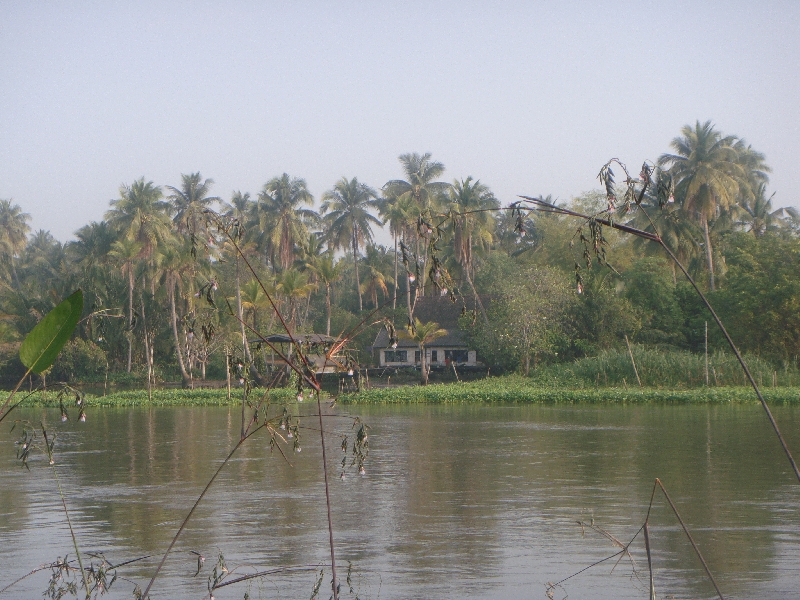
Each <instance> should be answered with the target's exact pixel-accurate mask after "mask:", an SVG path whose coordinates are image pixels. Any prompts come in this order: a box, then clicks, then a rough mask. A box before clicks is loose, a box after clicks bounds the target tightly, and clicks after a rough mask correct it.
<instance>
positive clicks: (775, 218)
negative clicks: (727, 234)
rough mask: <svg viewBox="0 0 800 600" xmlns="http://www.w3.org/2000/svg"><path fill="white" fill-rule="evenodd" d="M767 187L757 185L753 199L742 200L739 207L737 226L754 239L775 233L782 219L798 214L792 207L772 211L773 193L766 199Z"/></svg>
mask: <svg viewBox="0 0 800 600" xmlns="http://www.w3.org/2000/svg"><path fill="white" fill-rule="evenodd" d="M766 188H767V186H766V184H765V183H760V184H758V187H756V189H755V193H754V195H753V197H752V198H751V199H749V200H747V199H743V200H742V201H741V202H740V204H739V206H740V207H741V209H742V210H741V212H740V216H739V219H738V221H737V222H736V224H737V225H739V226H741V227H744V228H745V229H746V231H748V232H750V233H752V234H753V235H754V236H756V237H761V236H763V235H764V234H765V233H767V232H768V231H775V230H777V229H779V228H780V225H781V224H782V222H783V218H785V217H787V216H788V217H789V218H797V217H798V212H797V210H796V209H794V208H792V207H783V208H778V209H775V210H773V209H772V198H773V197H774V196H775V194H774V193H773V194H772V195H771V196H770V197H769V198H767V190H766Z"/></svg>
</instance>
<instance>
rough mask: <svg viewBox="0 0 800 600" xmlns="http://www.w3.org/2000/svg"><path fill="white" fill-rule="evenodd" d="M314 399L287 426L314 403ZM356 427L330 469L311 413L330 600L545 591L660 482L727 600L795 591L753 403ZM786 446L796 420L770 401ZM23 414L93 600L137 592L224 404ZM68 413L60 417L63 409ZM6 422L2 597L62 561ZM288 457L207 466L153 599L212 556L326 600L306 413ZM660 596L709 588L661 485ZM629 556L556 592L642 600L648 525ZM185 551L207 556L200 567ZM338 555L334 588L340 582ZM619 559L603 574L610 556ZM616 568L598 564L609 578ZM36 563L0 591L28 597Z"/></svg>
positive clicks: (271, 589)
mask: <svg viewBox="0 0 800 600" xmlns="http://www.w3.org/2000/svg"><path fill="white" fill-rule="evenodd" d="M314 408H315V407H313V406H311V405H309V404H308V403H304V404H303V405H300V411H301V413H303V414H309V413H312V412H314ZM334 410H335V412H336V413H337V414H338V415H340V416H348V415H350V414H351V412H352V414H358V415H360V416H362V417H363V419H364V420H365V422H366V423H368V424H369V426H370V427H371V429H370V436H369V446H370V455H369V459H368V461H367V464H366V474H365V475H358V474H357V473H355V472H354V471H353V469H349V470H348V471H347V474H346V477H345V478H344V479H341V478H340V473H341V468H340V462H341V459H342V450H341V437H340V434H347V433H350V434H351V435H352V430H351V424H352V421H351V420H350V419H347V418H332V419H329V420H328V421H327V423H326V430H327V431H328V438H327V442H328V444H327V446H328V448H327V449H328V457H329V468H330V471H331V494H332V499H333V521H334V528H335V531H334V536H335V543H336V556H337V562H338V564H339V574H340V580H341V581H342V588H341V597H342V598H355V596H356V594H357V595H358V597H359V598H361V599H363V600H367V599H394V598H430V599H445V598H480V599H489V598H505V599H523V598H524V599H528V598H540V599H546V598H547V595H546V594H547V591H548V587H547V586H548V582H558V581H561V580H563V579H565V578H567V577H569V576H570V575H572V574H574V573H576V572H578V571H580V570H581V569H584V568H585V567H587V566H589V565H591V564H592V563H595V562H597V561H599V560H601V559H603V558H606V557H609V556H611V555H613V554H614V553H616V552H617V551H618V548H617V547H615V546H614V544H613V542H612V541H611V540H610V539H609V538H607V537H605V536H604V535H602V533H601V532H600V531H599V530H593V529H591V528H590V527H587V526H586V525H584V526H583V527H582V526H581V525H579V523H578V522H579V521H583V522H584V523H586V524H591V523H594V525H595V526H596V527H597V528H601V529H602V530H604V531H606V532H608V533H609V534H611V535H613V536H614V537H616V538H617V539H619V540H621V541H622V542H624V543H627V542H628V541H629V540H630V539H631V538H632V537H633V536H634V535H635V534H636V532H637V531H638V530H639V528H640V527H641V525H642V523H643V522H644V519H645V515H646V513H647V507H648V503H649V501H650V495H651V492H652V489H653V481H654V479H655V478H656V477H659V478H660V479H661V480H662V481H663V483H664V485H665V486H666V488H667V490H668V491H669V493H670V495H671V497H672V499H673V501H674V502H675V503H676V505H677V507H678V510H679V511H680V513H681V515H682V516H683V518H684V520H685V522H686V524H687V526H688V527H689V528H690V531H691V533H692V535H693V536H694V538H695V540H696V542H697V544H698V546H699V547H700V549H701V551H702V552H703V554H704V556H705V558H706V560H707V562H708V564H709V567H710V568H711V571H712V573H713V574H714V576H715V577H716V579H717V582H718V583H719V586H720V588H721V590H722V592H723V594H724V595H725V597H726V598H741V599H744V598H761V599H773V598H774V599H778V598H791V597H800V484H798V483H797V482H796V481H794V480H793V479H792V474H791V472H790V470H789V468H788V465H787V461H786V459H785V456H784V455H783V454H782V451H781V449H780V447H779V446H778V443H777V441H776V440H775V439H774V434H773V433H772V431H771V429H770V428H769V425H768V423H767V422H766V419H765V417H764V415H763V413H762V412H761V410H760V408H759V407H758V406H751V405H747V406H742V405H734V406H663V405H662V406H658V405H650V406H628V407H624V406H623V407H618V406H565V407H560V406H556V407H554V406H507V407H503V406H474V405H472V406H445V407H432V406H399V407H380V406H358V407H353V408H352V409H350V408H349V407H338V408H336V409H334ZM775 415H776V418H777V419H778V421H779V423H780V424H781V426H782V428H783V430H784V435H785V437H786V438H787V441H788V443H789V444H790V447H791V448H793V449H794V450H795V453H796V454H797V455H800V409H799V408H792V407H777V408H776V409H775ZM58 416H59V415H58V412H57V411H53V410H52V409H50V410H45V409H35V410H34V409H29V410H27V411H20V413H19V414H16V418H23V417H24V418H27V419H30V420H31V421H33V422H36V423H38V422H39V421H40V420H43V419H44V420H45V421H46V423H47V424H48V427H50V428H51V429H52V430H53V431H56V432H57V433H58V438H57V442H56V447H55V459H56V466H57V469H58V473H59V477H60V479H61V483H62V486H63V489H64V492H65V494H66V497H67V505H68V507H69V509H70V511H71V516H72V519H73V524H74V525H75V528H76V531H77V534H78V538H79V543H80V545H81V549H82V550H83V551H86V552H99V553H103V554H104V555H105V556H106V558H107V559H108V560H109V561H110V562H111V563H114V564H118V563H121V562H123V561H126V560H130V559H132V558H136V557H139V556H143V555H153V557H152V558H148V559H145V560H142V561H139V562H136V563H132V564H130V565H128V566H124V567H121V568H120V569H118V575H119V577H120V578H119V579H118V580H117V582H116V583H115V584H114V586H113V587H112V589H111V591H110V593H108V594H107V595H106V596H105V597H107V598H131V597H132V590H133V585H134V583H139V584H140V585H141V586H142V587H144V586H145V585H146V583H147V581H148V580H149V578H150V576H151V575H152V573H153V571H154V570H155V566H156V564H157V560H158V559H157V558H156V556H158V558H160V555H161V554H163V552H164V551H165V550H166V548H167V546H168V545H169V542H170V540H171V538H172V536H173V535H174V533H175V531H176V529H177V527H178V526H179V524H180V522H181V520H182V519H183V517H184V516H185V515H186V514H187V512H188V510H189V508H190V507H191V505H192V503H193V502H194V500H195V499H196V498H197V496H198V495H199V494H200V492H201V490H202V489H203V487H204V485H205V484H206V482H207V481H208V479H209V478H210V476H211V475H212V473H213V471H214V469H215V468H216V466H217V465H218V464H219V463H220V462H221V460H222V459H223V458H224V456H225V455H226V454H227V453H228V452H229V450H230V449H231V448H232V447H233V445H234V444H235V442H236V439H237V437H238V432H239V414H238V413H237V411H236V410H235V409H228V408H211V407H200V408H157V409H111V408H105V409H92V410H90V411H89V413H88V420H87V422H86V423H79V422H77V421H76V420H71V421H69V422H67V423H63V424H62V423H61V422H60V420H59V418H58ZM74 416H76V415H73V417H74ZM10 420H13V419H8V420H6V421H5V422H3V423H2V425H0V589H2V588H3V587H5V586H7V585H8V584H10V583H11V582H13V581H14V580H16V579H17V578H19V577H22V576H23V575H25V574H26V573H28V572H29V571H31V570H32V569H34V568H35V567H37V566H39V565H41V564H43V563H49V562H51V561H54V560H55V559H56V558H57V557H62V556H64V555H65V554H67V553H69V554H70V555H71V556H72V557H74V551H73V548H72V542H71V540H70V537H69V531H68V529H67V526H66V523H65V521H64V518H63V508H62V507H61V501H60V499H59V496H58V492H57V488H56V485H55V481H54V478H53V474H52V471H51V470H50V469H49V467H48V466H47V462H46V461H45V460H44V459H43V458H41V457H37V458H35V459H32V460H31V462H30V466H31V471H30V472H28V471H26V470H25V469H24V468H22V467H21V466H20V465H19V463H18V461H17V460H16V458H15V447H14V444H13V442H14V440H15V439H16V437H17V433H18V431H17V430H15V431H14V432H13V433H12V432H10V429H11V423H9V421H10ZM301 422H302V423H304V424H305V426H306V427H308V428H307V429H306V428H303V429H301V438H300V439H301V448H302V452H300V453H292V452H291V448H290V447H289V448H287V458H288V460H289V461H291V464H288V463H287V461H286V460H285V459H284V458H283V457H282V456H281V454H280V453H279V452H277V451H273V452H270V449H269V444H268V438H267V436H266V435H264V436H256V437H255V438H253V439H251V440H250V441H248V442H247V443H246V445H245V446H244V447H243V448H242V450H241V451H240V453H239V454H238V455H237V456H236V457H235V458H234V459H233V461H232V462H231V463H230V464H229V465H228V466H227V467H226V468H225V469H224V470H223V471H222V474H221V475H220V477H219V479H218V480H217V482H216V484H215V486H214V487H213V488H212V490H211V492H210V493H209V495H208V496H207V497H206V498H205V500H204V502H203V503H202V504H201V505H200V507H199V508H198V510H197V512H196V513H195V516H194V518H193V520H192V521H190V523H189V525H188V528H187V530H186V531H185V533H184V535H183V536H182V537H181V539H180V540H179V541H178V543H177V545H176V547H175V549H174V551H173V553H172V555H171V556H170V558H169V559H168V561H167V563H166V567H165V569H164V571H162V574H161V575H160V577H159V578H158V579H157V580H156V583H155V585H154V587H153V589H152V591H151V597H152V598H153V599H156V598H203V597H207V596H208V575H209V574H210V572H211V568H212V567H213V565H214V563H215V562H216V558H217V556H218V555H219V554H220V553H221V554H223V555H224V557H225V560H226V563H227V567H228V568H229V569H230V570H232V571H233V574H232V575H230V576H229V578H230V577H234V576H238V575H246V574H248V573H253V572H256V571H259V570H267V569H274V568H277V567H288V566H298V565H304V566H310V567H316V568H317V571H318V569H319V567H320V566H322V568H324V569H325V583H324V584H323V586H322V589H321V591H320V595H319V597H320V598H322V599H325V598H328V597H329V596H330V588H329V587H328V581H329V576H330V571H329V568H328V566H327V563H328V561H329V554H328V545H327V544H328V532H327V526H326V509H325V490H324V486H323V483H322V467H321V459H320V446H319V437H318V434H317V432H316V431H315V430H314V428H315V427H317V420H316V418H307V419H303V420H302V421H301ZM650 536H651V543H652V546H653V552H654V570H655V589H656V593H657V595H658V597H659V598H669V597H674V598H714V597H716V593H715V591H714V588H713V587H712V585H711V584H710V583H709V582H708V580H707V579H706V577H705V574H704V572H703V570H702V566H701V565H700V563H699V561H698V560H697V558H696V557H695V555H694V554H693V551H692V548H691V546H690V544H689V543H688V541H687V540H686V538H685V536H684V534H683V532H682V531H681V529H680V526H679V524H678V523H677V521H676V520H675V518H674V516H673V514H672V513H671V511H670V510H669V508H668V506H667V504H666V502H665V501H664V498H663V495H661V494H660V492H659V493H657V494H656V497H655V503H654V507H653V511H652V513H651V517H650ZM630 550H631V553H632V559H633V561H635V562H632V561H631V559H628V558H623V559H622V560H621V561H619V563H618V564H616V563H617V559H616V558H613V559H611V560H608V561H606V562H604V563H601V564H599V565H598V566H595V567H593V568H591V569H589V570H586V571H584V572H582V573H580V574H579V575H576V576H574V577H572V578H570V579H568V580H567V581H564V582H563V583H562V584H561V586H560V587H557V588H555V589H554V590H551V592H552V594H553V597H554V598H558V599H563V598H565V597H567V596H568V597H569V598H570V599H571V600H574V599H577V598H593V599H598V598H599V599H612V598H613V599H628V598H630V599H633V598H637V599H640V598H647V597H648V586H647V581H648V576H647V560H646V556H645V552H644V541H643V538H642V535H641V534H640V535H639V537H637V538H636V540H635V541H634V542H633V544H632V545H631V546H630ZM190 551H196V552H200V553H202V554H203V555H205V556H206V557H208V559H207V560H206V563H205V565H204V568H203V570H202V571H201V572H200V574H198V575H197V576H194V575H195V572H196V570H197V561H196V557H195V555H193V554H191V553H190ZM348 562H349V563H351V564H352V586H353V590H354V593H352V594H351V593H350V591H349V588H348V586H347V584H346V583H345V581H344V578H345V574H346V571H347V564H348ZM615 564H616V567H614V565H615ZM612 568H613V569H612ZM316 577H317V575H316V574H315V573H314V572H311V571H299V572H291V573H286V574H280V573H279V574H273V575H270V576H267V577H262V578H256V579H252V580H250V581H249V582H246V583H240V584H237V585H231V586H228V587H225V588H221V589H218V590H217V591H216V592H215V593H214V596H215V597H216V598H218V599H223V598H243V597H244V595H245V594H248V597H249V598H253V599H255V598H309V597H310V596H311V593H312V588H313V586H314V583H315V581H316ZM47 581H48V573H47V572H41V573H38V574H36V575H34V576H32V577H29V578H27V579H25V580H23V581H22V582H20V583H19V584H16V585H15V586H13V587H12V588H10V589H9V590H7V591H6V592H5V593H3V594H0V600H2V599H3V598H41V597H42V592H44V591H45V589H46V587H47Z"/></svg>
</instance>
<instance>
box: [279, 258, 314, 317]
mask: <svg viewBox="0 0 800 600" xmlns="http://www.w3.org/2000/svg"><path fill="white" fill-rule="evenodd" d="M275 289H276V290H277V292H278V294H279V295H281V296H283V297H284V298H285V299H286V303H287V311H286V312H287V313H288V319H287V325H288V326H289V329H290V330H291V331H294V330H295V328H296V327H297V325H298V319H297V312H298V311H297V304H298V302H300V301H301V300H302V299H303V298H306V297H308V295H309V294H310V293H311V292H313V291H314V290H315V289H316V286H315V285H314V284H313V283H309V282H308V275H307V274H306V273H302V272H300V271H298V270H297V269H286V270H285V271H283V272H282V273H281V274H280V277H278V280H277V285H276V286H275ZM301 325H302V324H301Z"/></svg>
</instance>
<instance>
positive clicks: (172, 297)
mask: <svg viewBox="0 0 800 600" xmlns="http://www.w3.org/2000/svg"><path fill="white" fill-rule="evenodd" d="M169 310H170V317H171V318H170V322H171V324H172V336H173V338H174V341H175V354H176V355H177V356H178V367H179V368H180V370H181V379H182V380H183V382H182V383H183V387H184V388H187V387H189V382H190V377H189V373H187V372H186V363H184V362H183V352H181V340H180V337H179V336H178V315H177V313H176V311H175V279H174V278H171V279H170V284H169Z"/></svg>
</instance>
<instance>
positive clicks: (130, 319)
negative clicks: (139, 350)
mask: <svg viewBox="0 0 800 600" xmlns="http://www.w3.org/2000/svg"><path fill="white" fill-rule="evenodd" d="M132 364H133V264H132V263H131V264H129V265H128V373H130V372H131V366H132Z"/></svg>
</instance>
